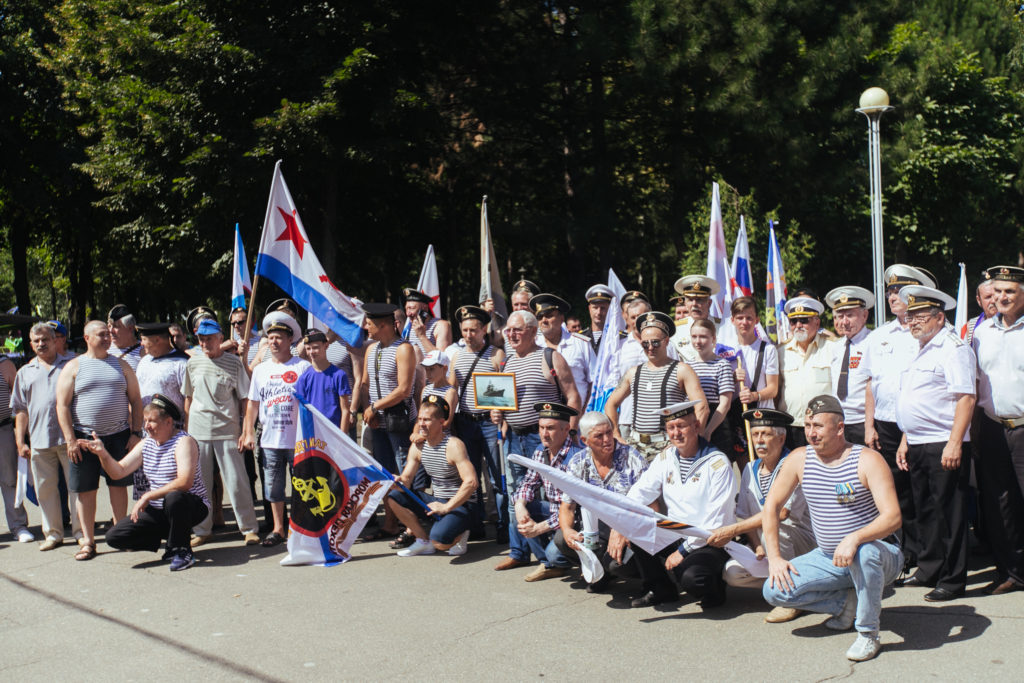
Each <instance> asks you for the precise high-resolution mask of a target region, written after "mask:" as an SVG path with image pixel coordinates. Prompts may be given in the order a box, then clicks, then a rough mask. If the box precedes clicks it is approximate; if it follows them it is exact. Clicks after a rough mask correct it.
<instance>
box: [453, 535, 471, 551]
mask: <svg viewBox="0 0 1024 683" xmlns="http://www.w3.org/2000/svg"><path fill="white" fill-rule="evenodd" d="M469 536H470V533H469V532H468V531H464V532H462V535H461V536H459V537H458V538H457V539H455V545H453V546H452V547H451V548H448V554H449V555H465V554H466V550H467V549H468V547H469V545H468V543H469Z"/></svg>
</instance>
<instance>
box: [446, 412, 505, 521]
mask: <svg viewBox="0 0 1024 683" xmlns="http://www.w3.org/2000/svg"><path fill="white" fill-rule="evenodd" d="M460 415H461V413H456V414H455V422H456V424H457V425H458V428H459V438H460V439H462V442H463V443H464V444H466V454H467V455H468V456H469V461H470V462H471V463H473V467H475V468H476V473H477V475H479V474H480V470H481V469H482V466H483V462H484V461H486V463H487V476H488V477H489V480H490V484H491V491H493V492H494V507H495V508H496V509H497V511H498V528H499V529H507V528H508V501H507V500H506V493H505V471H504V469H502V467H501V453H500V451H499V450H498V448H499V446H498V425H496V424H494V423H493V422H489V421H486V420H485V421H483V422H476V421H474V420H469V419H466V418H463V417H460ZM477 494H478V495H477V497H476V501H477V507H478V509H479V511H480V515H481V518H482V517H483V505H482V502H483V499H482V497H481V496H479V489H477Z"/></svg>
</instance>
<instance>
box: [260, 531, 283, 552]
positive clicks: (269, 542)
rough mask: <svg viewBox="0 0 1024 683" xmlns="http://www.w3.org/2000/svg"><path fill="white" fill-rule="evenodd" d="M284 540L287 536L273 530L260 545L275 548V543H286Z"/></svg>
mask: <svg viewBox="0 0 1024 683" xmlns="http://www.w3.org/2000/svg"><path fill="white" fill-rule="evenodd" d="M284 541H285V537H284V536H282V535H281V534H279V533H277V532H276V531H274V532H271V534H270V535H269V536H267V537H266V538H264V539H263V541H262V542H261V543H260V545H261V546H263V547H264V548H273V547H274V546H275V545H278V544H280V543H284Z"/></svg>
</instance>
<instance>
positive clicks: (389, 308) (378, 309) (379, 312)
mask: <svg viewBox="0 0 1024 683" xmlns="http://www.w3.org/2000/svg"><path fill="white" fill-rule="evenodd" d="M397 310H398V306H396V305H394V304H385V303H369V304H363V312H364V313H366V317H367V318H371V319H374V318H391V317H394V315H395V311H397Z"/></svg>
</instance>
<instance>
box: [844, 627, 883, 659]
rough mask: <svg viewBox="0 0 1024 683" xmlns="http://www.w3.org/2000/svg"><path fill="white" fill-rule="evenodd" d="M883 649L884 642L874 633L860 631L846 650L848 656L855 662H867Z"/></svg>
mask: <svg viewBox="0 0 1024 683" xmlns="http://www.w3.org/2000/svg"><path fill="white" fill-rule="evenodd" d="M881 649H882V643H881V641H879V639H878V636H877V635H875V634H873V633H858V634H857V640H855V641H853V645H851V646H850V649H849V650H847V651H846V658H847V659H849V660H852V661H854V662H866V661H867V660H869V659H872V658H874V656H875V655H877V654H878V651H879V650H881Z"/></svg>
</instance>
